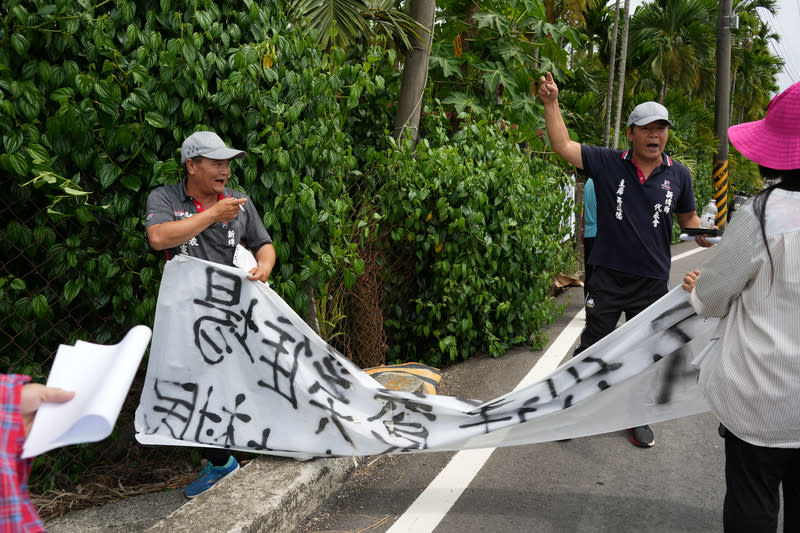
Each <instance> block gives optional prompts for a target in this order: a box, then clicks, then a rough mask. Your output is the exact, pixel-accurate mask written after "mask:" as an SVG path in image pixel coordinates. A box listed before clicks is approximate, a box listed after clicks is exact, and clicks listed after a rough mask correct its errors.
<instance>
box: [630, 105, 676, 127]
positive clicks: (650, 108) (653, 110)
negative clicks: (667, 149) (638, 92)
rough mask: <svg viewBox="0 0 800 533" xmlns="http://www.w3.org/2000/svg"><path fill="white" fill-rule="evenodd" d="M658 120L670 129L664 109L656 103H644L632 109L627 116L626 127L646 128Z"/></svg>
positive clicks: (670, 123)
mask: <svg viewBox="0 0 800 533" xmlns="http://www.w3.org/2000/svg"><path fill="white" fill-rule="evenodd" d="M658 120H663V121H665V122H666V123H667V124H669V125H670V127H672V122H670V121H669V111H667V108H666V107H664V106H663V105H661V104H659V103H658V102H644V103H642V104H639V105H637V106H636V107H634V108H633V111H631V114H630V116H628V126H646V125H647V124H650V123H651V122H656V121H658Z"/></svg>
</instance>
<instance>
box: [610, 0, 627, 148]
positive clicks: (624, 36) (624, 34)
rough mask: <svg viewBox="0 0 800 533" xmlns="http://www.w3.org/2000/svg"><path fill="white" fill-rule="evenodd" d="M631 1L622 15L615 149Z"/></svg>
mask: <svg viewBox="0 0 800 533" xmlns="http://www.w3.org/2000/svg"><path fill="white" fill-rule="evenodd" d="M630 9H631V0H625V10H624V12H623V14H622V16H623V17H624V19H623V20H624V22H623V23H622V46H621V47H620V55H619V74H618V75H617V113H616V118H615V120H614V143H613V146H614V148H617V147H618V146H619V128H620V122H621V120H622V95H623V93H624V91H625V63H626V62H627V61H628V27H629V26H630V24H629V22H630V19H631V17H630Z"/></svg>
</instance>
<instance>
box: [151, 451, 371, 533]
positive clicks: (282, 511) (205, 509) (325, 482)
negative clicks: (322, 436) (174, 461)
mask: <svg viewBox="0 0 800 533" xmlns="http://www.w3.org/2000/svg"><path fill="white" fill-rule="evenodd" d="M356 466H357V460H354V458H352V457H335V458H320V459H313V460H310V461H306V462H302V463H301V462H298V461H295V460H294V459H287V458H275V457H258V458H257V459H255V460H253V461H251V462H250V463H248V464H247V465H246V466H245V467H243V468H241V469H240V470H239V471H237V472H234V473H233V474H231V476H230V479H228V478H226V479H225V480H224V481H222V482H220V484H219V486H215V487H214V488H213V489H212V490H210V491H208V492H206V493H204V494H201V495H200V496H198V497H197V498H195V499H193V500H191V501H189V502H188V503H186V504H184V505H183V506H182V507H181V508H180V509H178V510H177V511H175V512H173V513H172V514H171V515H169V516H168V517H166V518H164V519H163V520H161V521H159V522H158V523H156V524H155V525H154V526H153V527H151V528H149V529H147V531H148V532H151V533H157V532H165V533H182V532H187V533H189V532H191V533H194V532H196V531H217V532H223V531H224V532H230V533H233V532H242V533H244V532H248V533H249V532H255V531H285V532H289V531H294V530H295V529H296V528H297V527H298V526H299V525H300V524H301V522H302V520H303V519H304V518H305V517H306V516H308V515H309V514H311V513H313V511H314V510H315V509H316V508H317V507H319V506H320V505H322V504H323V503H324V502H325V500H327V499H328V497H329V496H330V495H331V494H333V493H334V492H335V491H336V490H337V489H338V488H339V487H340V486H341V485H342V483H343V482H344V481H345V480H346V479H347V477H348V476H349V475H350V473H351V472H352V471H353V470H354V469H355V467H356Z"/></svg>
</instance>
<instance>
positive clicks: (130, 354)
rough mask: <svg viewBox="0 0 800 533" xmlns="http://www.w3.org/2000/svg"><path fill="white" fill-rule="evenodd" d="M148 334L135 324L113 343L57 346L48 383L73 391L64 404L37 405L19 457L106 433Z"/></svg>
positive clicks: (117, 409) (105, 435)
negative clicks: (37, 408)
mask: <svg viewBox="0 0 800 533" xmlns="http://www.w3.org/2000/svg"><path fill="white" fill-rule="evenodd" d="M151 334H152V332H151V331H150V328H148V327H147V326H136V327H134V328H133V329H131V330H130V331H129V332H128V334H127V335H125V338H124V339H122V341H121V342H120V343H119V344H115V345H112V346H106V345H101V344H92V343H89V342H84V341H78V342H76V343H75V345H74V346H67V345H63V344H62V345H61V346H59V348H58V351H57V352H56V357H55V360H54V361H53V366H52V368H51V369H50V375H49V376H48V378H47V386H48V387H59V388H62V389H64V390H69V391H74V392H75V397H74V398H73V399H72V400H70V401H69V402H66V403H63V404H61V403H45V404H43V405H42V406H41V407H40V408H39V411H38V412H37V413H36V417H35V418H34V420H33V426H32V427H31V431H30V433H29V434H28V438H27V440H26V441H25V445H24V446H23V454H22V457H23V458H28V457H34V456H36V455H40V454H42V453H44V452H46V451H49V450H52V449H54V448H59V447H62V446H68V445H70V444H79V443H83V442H97V441H100V440H103V439H104V438H106V437H108V436H109V435H110V434H111V431H112V430H113V429H114V424H116V421H117V417H118V416H119V412H120V410H121V409H122V403H123V402H124V401H125V397H126V396H127V394H128V389H130V387H131V383H132V382H133V378H134V376H135V375H136V369H137V368H138V367H139V363H140V362H141V360H142V356H143V355H144V352H145V350H146V349H147V345H148V344H149V343H150V336H151Z"/></svg>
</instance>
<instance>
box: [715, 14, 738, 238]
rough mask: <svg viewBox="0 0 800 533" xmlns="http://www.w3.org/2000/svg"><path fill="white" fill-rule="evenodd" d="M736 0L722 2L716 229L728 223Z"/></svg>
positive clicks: (719, 32)
mask: <svg viewBox="0 0 800 533" xmlns="http://www.w3.org/2000/svg"><path fill="white" fill-rule="evenodd" d="M732 4H733V0H720V2H719V22H718V24H717V27H718V28H719V30H718V31H717V87H716V95H715V99H714V132H715V134H716V136H717V140H719V149H718V150H717V153H716V154H714V172H713V177H712V180H713V187H714V201H715V202H716V204H717V221H716V225H717V226H718V227H719V228H720V229H725V226H726V225H727V223H728V125H729V123H730V115H729V113H730V99H731V11H732V9H733V7H732Z"/></svg>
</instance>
